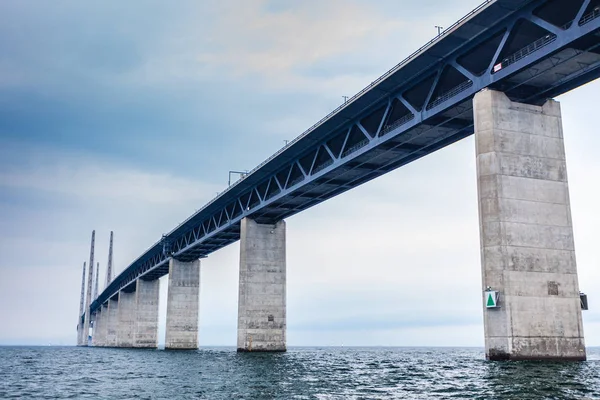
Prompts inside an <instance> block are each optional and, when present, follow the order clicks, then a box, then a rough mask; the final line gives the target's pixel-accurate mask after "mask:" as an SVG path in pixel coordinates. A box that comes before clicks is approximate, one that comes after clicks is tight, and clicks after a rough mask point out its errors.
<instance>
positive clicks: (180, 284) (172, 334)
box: [165, 259, 200, 350]
mask: <svg viewBox="0 0 600 400" xmlns="http://www.w3.org/2000/svg"><path fill="white" fill-rule="evenodd" d="M199 309H200V260H196V261H192V262H181V261H177V260H174V259H171V260H170V261H169V295H168V298H167V326H166V333H165V349H171V350H194V349H197V348H198V312H199Z"/></svg>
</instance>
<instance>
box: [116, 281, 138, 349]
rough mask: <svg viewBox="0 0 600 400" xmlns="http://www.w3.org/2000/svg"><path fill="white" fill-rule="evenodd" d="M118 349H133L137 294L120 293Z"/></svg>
mask: <svg viewBox="0 0 600 400" xmlns="http://www.w3.org/2000/svg"><path fill="white" fill-rule="evenodd" d="M118 314H119V325H118V327H117V347H133V334H134V329H135V292H131V293H127V292H123V291H120V292H119V313H118Z"/></svg>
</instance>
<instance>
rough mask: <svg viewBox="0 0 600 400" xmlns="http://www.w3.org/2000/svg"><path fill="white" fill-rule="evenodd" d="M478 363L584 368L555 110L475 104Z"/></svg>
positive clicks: (497, 99)
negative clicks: (481, 344) (481, 332)
mask: <svg viewBox="0 0 600 400" xmlns="http://www.w3.org/2000/svg"><path fill="white" fill-rule="evenodd" d="M474 114H475V142H476V154H477V187H478V199H479V225H480V234H481V264H482V278H483V282H482V283H483V288H484V290H486V289H488V288H489V289H491V290H493V291H497V292H499V298H498V303H497V305H498V307H497V308H488V305H490V306H493V301H491V302H490V303H489V304H488V301H490V300H489V298H488V295H487V294H486V293H485V292H484V295H483V298H484V304H483V307H484V329H485V347H486V357H487V358H488V359H490V360H585V359H586V353H585V345H584V338H583V326H582V319H581V306H580V300H579V285H578V279H577V265H576V262H575V248H574V241H573V226H572V221H571V208H570V203H569V185H568V180H567V168H566V160H565V151H564V143H563V131H562V119H561V111H560V104H559V103H558V102H556V101H554V100H548V101H547V102H546V103H545V104H544V105H543V106H534V105H528V104H520V103H515V102H512V101H510V99H508V97H507V96H506V95H505V94H504V93H501V92H496V91H492V90H484V91H482V92H480V93H478V94H477V95H476V96H475V99H474Z"/></svg>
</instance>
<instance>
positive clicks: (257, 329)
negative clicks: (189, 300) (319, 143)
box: [237, 218, 286, 351]
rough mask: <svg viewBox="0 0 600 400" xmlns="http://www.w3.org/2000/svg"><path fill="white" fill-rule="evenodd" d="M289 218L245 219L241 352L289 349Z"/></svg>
mask: <svg viewBox="0 0 600 400" xmlns="http://www.w3.org/2000/svg"><path fill="white" fill-rule="evenodd" d="M285 244H286V242H285V221H280V222H278V223H277V224H275V225H262V224H258V223H256V222H255V221H253V220H251V219H248V218H244V219H243V220H242V221H241V237H240V281H239V285H240V288H239V299H238V302H239V303H238V336H237V349H238V351H286V293H285V285H286V268H285V266H286V264H285V262H286V258H285Z"/></svg>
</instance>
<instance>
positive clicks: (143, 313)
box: [133, 279, 160, 349]
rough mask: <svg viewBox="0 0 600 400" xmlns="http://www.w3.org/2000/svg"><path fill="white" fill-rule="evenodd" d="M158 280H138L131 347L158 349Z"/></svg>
mask: <svg viewBox="0 0 600 400" xmlns="http://www.w3.org/2000/svg"><path fill="white" fill-rule="evenodd" d="M159 288H160V282H159V280H158V279H155V280H153V281H145V280H143V279H138V280H137V282H136V288H135V303H136V316H135V335H134V343H133V347H144V348H152V349H155V348H157V347H158V297H159Z"/></svg>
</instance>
